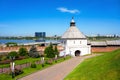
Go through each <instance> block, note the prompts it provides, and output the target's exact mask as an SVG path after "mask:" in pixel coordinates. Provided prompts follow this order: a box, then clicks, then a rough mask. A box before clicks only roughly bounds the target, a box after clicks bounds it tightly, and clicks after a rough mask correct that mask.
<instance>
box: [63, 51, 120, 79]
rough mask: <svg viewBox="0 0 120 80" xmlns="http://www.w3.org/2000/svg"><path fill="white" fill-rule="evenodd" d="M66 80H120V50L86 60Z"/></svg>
mask: <svg viewBox="0 0 120 80" xmlns="http://www.w3.org/2000/svg"><path fill="white" fill-rule="evenodd" d="M64 80H120V49H119V50H116V51H113V52H107V53H103V55H101V56H96V57H93V58H90V59H86V60H85V61H83V62H82V63H81V64H79V65H78V66H77V67H76V68H75V69H74V70H73V71H72V72H71V73H70V74H69V75H68V76H67V77H66V78H65V79H64Z"/></svg>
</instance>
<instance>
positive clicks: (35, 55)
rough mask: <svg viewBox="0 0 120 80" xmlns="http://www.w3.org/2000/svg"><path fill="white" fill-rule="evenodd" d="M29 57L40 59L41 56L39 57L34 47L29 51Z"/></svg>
mask: <svg viewBox="0 0 120 80" xmlns="http://www.w3.org/2000/svg"><path fill="white" fill-rule="evenodd" d="M29 56H30V57H34V58H38V57H40V55H39V53H38V51H37V48H36V47H35V46H34V45H33V46H32V47H31V48H30V50H29Z"/></svg>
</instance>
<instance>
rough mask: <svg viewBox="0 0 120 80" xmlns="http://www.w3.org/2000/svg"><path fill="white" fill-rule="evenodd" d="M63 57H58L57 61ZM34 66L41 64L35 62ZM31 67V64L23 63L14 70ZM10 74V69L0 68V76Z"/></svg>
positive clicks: (38, 61)
mask: <svg viewBox="0 0 120 80" xmlns="http://www.w3.org/2000/svg"><path fill="white" fill-rule="evenodd" d="M63 57H64V56H61V57H58V58H57V59H60V58H63ZM50 60H51V59H49V60H47V61H50ZM52 60H55V59H54V58H53V59H52ZM35 64H41V61H40V60H37V61H35ZM30 66H31V62H29V63H24V64H19V65H15V68H16V69H23V68H27V67H30ZM10 72H11V69H10V67H7V68H0V74H1V73H10Z"/></svg>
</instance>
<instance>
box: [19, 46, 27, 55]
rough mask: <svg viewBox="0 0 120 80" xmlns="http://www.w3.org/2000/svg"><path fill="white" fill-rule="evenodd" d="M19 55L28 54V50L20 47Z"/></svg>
mask: <svg viewBox="0 0 120 80" xmlns="http://www.w3.org/2000/svg"><path fill="white" fill-rule="evenodd" d="M19 55H20V56H25V55H28V51H27V49H26V48H23V47H21V48H20V49H19Z"/></svg>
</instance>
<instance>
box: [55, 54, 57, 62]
mask: <svg viewBox="0 0 120 80" xmlns="http://www.w3.org/2000/svg"><path fill="white" fill-rule="evenodd" d="M55 62H57V54H55Z"/></svg>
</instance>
